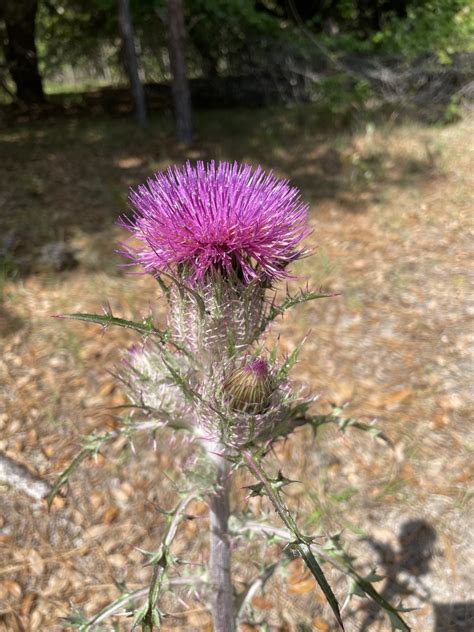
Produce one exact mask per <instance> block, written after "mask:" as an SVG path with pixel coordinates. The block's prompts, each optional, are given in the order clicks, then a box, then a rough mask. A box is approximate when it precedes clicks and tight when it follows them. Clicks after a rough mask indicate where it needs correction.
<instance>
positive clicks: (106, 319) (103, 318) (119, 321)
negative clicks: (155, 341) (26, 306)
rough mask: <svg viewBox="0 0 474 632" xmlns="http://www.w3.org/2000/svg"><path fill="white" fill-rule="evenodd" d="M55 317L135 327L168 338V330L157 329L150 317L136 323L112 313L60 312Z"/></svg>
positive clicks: (163, 338)
mask: <svg viewBox="0 0 474 632" xmlns="http://www.w3.org/2000/svg"><path fill="white" fill-rule="evenodd" d="M55 318H69V319H71V320H82V321H84V322H86V323H94V324H96V325H102V327H108V326H109V325H116V326H118V327H125V329H133V330H134V331H138V332H139V333H141V334H144V335H155V336H158V337H159V338H160V339H161V340H162V341H163V342H165V341H166V340H167V332H163V331H160V330H159V329H156V327H154V326H153V325H152V323H151V319H150V318H147V319H146V320H145V321H144V322H143V323H136V322H134V321H133V320H126V319H124V318H116V317H115V316H112V314H103V315H101V314H81V313H78V314H58V315H57V316H55Z"/></svg>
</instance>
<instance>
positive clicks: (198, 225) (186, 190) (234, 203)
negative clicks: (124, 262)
mask: <svg viewBox="0 0 474 632" xmlns="http://www.w3.org/2000/svg"><path fill="white" fill-rule="evenodd" d="M130 202H131V205H132V206H133V207H134V215H133V217H132V218H130V219H129V218H122V219H121V220H120V223H121V225H122V226H125V227H126V228H127V229H128V230H129V231H130V232H131V233H132V234H133V235H134V237H135V238H136V239H138V241H140V242H141V246H139V247H137V248H133V247H125V248H124V249H123V250H122V254H124V255H125V256H127V257H128V258H130V259H132V260H133V261H134V262H136V263H139V264H140V265H141V266H142V268H143V269H144V270H145V272H150V273H152V274H157V275H159V274H160V272H173V273H174V272H176V271H177V270H181V271H183V270H184V271H185V274H186V275H187V276H188V277H189V278H190V279H191V280H194V281H199V280H201V279H203V278H204V276H205V275H206V273H207V272H208V271H212V270H219V271H221V272H224V273H231V272H232V271H235V272H237V274H238V275H239V276H240V277H241V278H242V279H243V280H244V281H245V282H249V281H251V280H252V279H256V278H257V279H267V280H273V279H280V278H282V277H285V276H287V273H286V267H287V265H288V264H289V263H290V262H291V261H293V260H295V259H297V258H298V257H300V256H301V255H302V254H303V250H302V249H300V247H299V243H300V241H301V240H302V239H303V238H304V237H305V236H306V235H307V234H308V232H309V229H308V226H307V215H308V206H307V204H304V203H303V202H302V201H301V198H300V194H299V191H298V189H296V188H293V187H291V186H290V185H289V184H288V182H286V181H284V180H279V179H278V178H276V177H275V176H274V175H273V174H272V173H265V172H264V171H263V170H262V168H261V167H256V168H254V167H251V166H250V165H238V164H237V163H235V162H234V163H233V164H230V163H227V162H221V163H219V164H217V165H216V164H215V163H214V162H210V163H208V164H204V163H203V162H198V163H197V165H196V166H195V167H193V166H191V164H190V163H189V162H188V163H186V165H185V166H184V167H181V168H178V167H174V168H169V169H168V170H167V171H166V172H162V173H157V174H155V176H154V178H150V179H148V181H147V183H146V184H144V185H141V186H139V187H138V191H132V192H131V194H130Z"/></svg>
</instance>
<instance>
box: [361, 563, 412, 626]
mask: <svg viewBox="0 0 474 632" xmlns="http://www.w3.org/2000/svg"><path fill="white" fill-rule="evenodd" d="M352 576H353V579H354V582H355V585H356V587H357V588H358V589H359V591H362V594H365V595H367V596H368V597H370V598H371V599H372V600H373V601H375V603H377V604H378V605H379V606H380V607H381V608H383V610H385V612H386V613H387V614H388V616H389V618H390V621H391V623H392V626H394V625H395V626H397V627H394V629H395V630H402V632H410V628H409V626H408V625H407V624H406V623H405V621H404V620H403V619H402V617H401V616H400V615H399V611H402V612H404V611H406V610H405V609H400V610H399V609H397V608H395V607H394V606H392V605H391V604H390V603H389V602H388V601H387V600H386V599H384V598H383V597H382V595H381V594H380V593H379V592H378V591H377V590H376V589H375V588H374V587H373V586H372V584H371V583H370V582H369V581H367V580H366V579H364V578H363V577H360V575H358V574H357V573H353V575H352ZM359 591H356V590H353V592H354V594H360V592H359Z"/></svg>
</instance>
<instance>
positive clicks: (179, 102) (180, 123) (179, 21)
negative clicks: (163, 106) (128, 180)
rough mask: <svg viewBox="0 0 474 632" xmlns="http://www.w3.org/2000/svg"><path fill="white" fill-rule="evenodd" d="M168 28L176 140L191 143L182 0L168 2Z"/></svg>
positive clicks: (189, 99) (189, 101) (190, 113)
mask: <svg viewBox="0 0 474 632" xmlns="http://www.w3.org/2000/svg"><path fill="white" fill-rule="evenodd" d="M168 27H169V38H168V43H169V55H170V66H171V74H172V90H173V103H174V113H175V119H176V138H177V140H178V142H180V143H190V142H191V140H192V136H193V130H192V111H191V93H190V90H189V84H188V79H187V77H186V59H185V49H184V44H185V26H184V11H183V2H182V0H168Z"/></svg>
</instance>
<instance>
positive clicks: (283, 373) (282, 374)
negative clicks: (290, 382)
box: [278, 338, 306, 379]
mask: <svg viewBox="0 0 474 632" xmlns="http://www.w3.org/2000/svg"><path fill="white" fill-rule="evenodd" d="M305 342H306V338H304V339H303V340H302V341H301V342H300V344H299V345H298V346H297V347H296V349H294V350H293V351H292V352H291V353H290V355H289V356H288V358H287V359H286V360H285V362H284V363H283V364H282V366H281V367H280V370H279V371H278V377H279V378H280V379H283V378H286V377H288V373H289V372H290V369H291V368H292V367H293V366H294V365H295V364H296V362H297V361H298V357H299V355H300V352H301V349H302V348H303V345H304V343H305Z"/></svg>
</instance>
